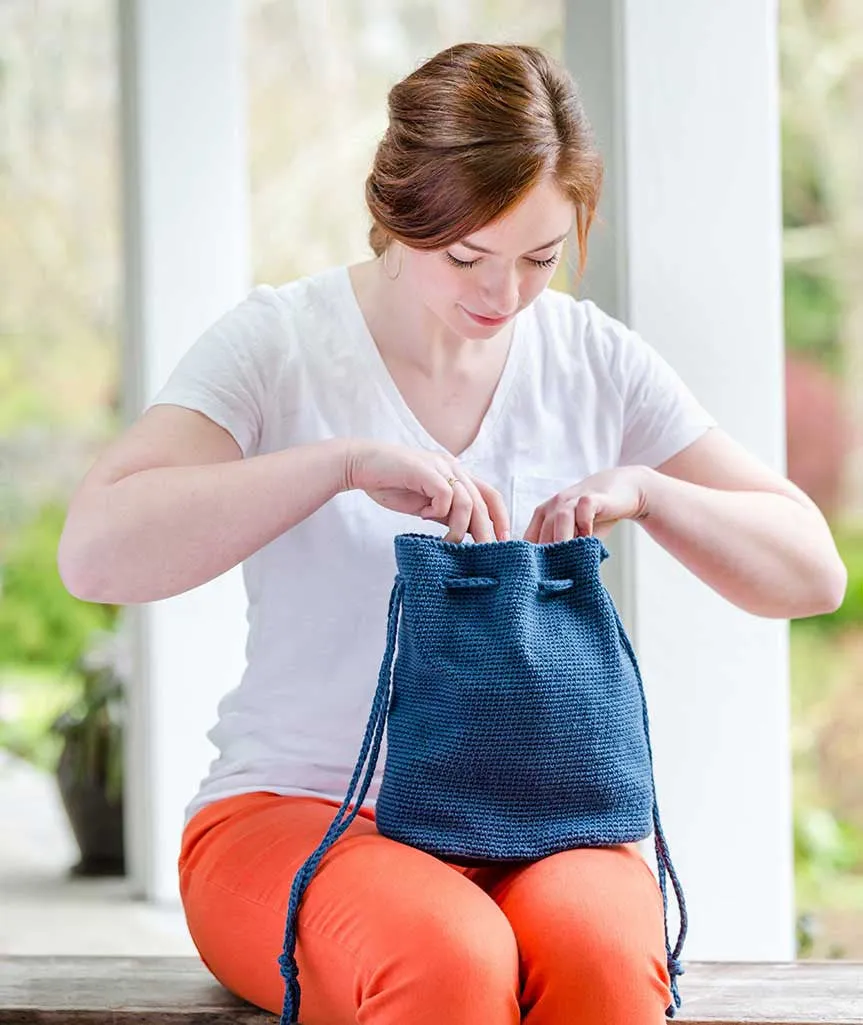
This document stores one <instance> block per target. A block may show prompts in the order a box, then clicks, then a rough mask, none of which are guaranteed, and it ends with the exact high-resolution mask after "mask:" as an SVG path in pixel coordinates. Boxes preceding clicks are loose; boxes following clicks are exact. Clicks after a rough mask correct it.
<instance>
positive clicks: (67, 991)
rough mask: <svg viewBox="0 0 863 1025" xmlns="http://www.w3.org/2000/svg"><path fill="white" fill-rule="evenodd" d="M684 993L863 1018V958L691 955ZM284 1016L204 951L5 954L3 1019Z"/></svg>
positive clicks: (178, 1021)
mask: <svg viewBox="0 0 863 1025" xmlns="http://www.w3.org/2000/svg"><path fill="white" fill-rule="evenodd" d="M681 993H682V996H683V1001H684V1004H683V1009H682V1010H681V1012H680V1013H679V1014H678V1016H677V1018H676V1019H675V1021H677V1022H680V1023H681V1025H749V1023H752V1025H755V1023H758V1025H861V1023H863V963H855V962H850V961H820V962H814V961H802V962H789V963H786V964H690V965H688V966H687V968H686V974H685V975H684V976H683V978H682V979H681ZM277 1020H278V1019H277V1018H276V1017H275V1016H274V1015H271V1014H267V1013H266V1012H265V1011H260V1010H258V1009H257V1008H254V1007H251V1006H250V1005H249V1004H246V1003H243V1002H242V1001H241V1000H237V999H236V998H235V997H233V996H231V994H230V993H228V992H226V991H225V990H224V989H222V987H221V986H219V985H218V983H216V982H214V980H213V979H212V978H211V976H210V975H209V974H208V973H207V971H206V969H205V968H204V967H203V965H201V963H200V962H199V961H198V960H197V959H196V958H185V957H140V958H128V957H0V1025H132V1023H135V1025H271V1023H273V1022H276V1021H277ZM406 1025H408V1023H406ZM452 1025H458V1023H455V1022H454V1023H452ZM633 1025H638V1023H637V1022H633Z"/></svg>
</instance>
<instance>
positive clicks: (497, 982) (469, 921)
mask: <svg viewBox="0 0 863 1025" xmlns="http://www.w3.org/2000/svg"><path fill="white" fill-rule="evenodd" d="M395 962H396V963H394V964H393V966H392V967H393V969H394V973H395V974H397V975H398V976H399V977H400V978H401V980H402V981H403V982H404V981H405V980H407V979H411V980H413V983H414V985H415V986H416V987H417V988H419V989H421V990H422V991H423V993H424V994H425V996H426V999H428V1000H431V1001H433V1003H434V1004H435V1005H436V1006H437V1007H438V1009H439V1011H440V1014H441V1019H440V1020H444V1021H465V1022H467V1021H482V1022H509V1021H516V1022H517V1021H518V1020H519V1018H518V987H519V954H518V945H517V943H516V939H515V934H514V933H513V931H512V927H511V926H510V924H509V922H508V921H507V919H506V918H505V916H504V915H503V914H502V913H500V912H499V911H498V909H497V908H495V909H494V912H493V913H491V914H487V915H480V916H459V917H456V918H447V917H440V916H437V915H435V916H432V917H431V918H430V919H426V920H425V921H420V922H418V923H417V924H416V928H415V931H414V932H413V935H412V939H411V942H410V945H409V947H407V948H405V947H403V948H402V951H401V953H400V954H397V955H396V957H395ZM444 1011H446V1013H444Z"/></svg>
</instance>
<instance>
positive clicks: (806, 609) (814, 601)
mask: <svg viewBox="0 0 863 1025" xmlns="http://www.w3.org/2000/svg"><path fill="white" fill-rule="evenodd" d="M847 589H848V570H847V569H846V568H845V564H844V563H843V562H842V561H841V559H839V557H838V556H837V557H836V559H835V561H834V562H833V563H832V564H831V565H830V566H829V567H827V568H825V569H823V570H822V571H821V572H820V573H819V574H818V576H817V580H816V581H812V582H810V584H809V586H808V587H807V588H806V592H805V599H804V601H802V602H801V603H800V605H799V607H798V608H797V609H795V610H794V611H793V612H792V613H791V617H790V618H792V619H806V618H808V617H810V616H829V615H830V614H831V613H833V612H836V610H837V609H839V607H840V606H841V605H842V602H843V601H845V593H846V591H847Z"/></svg>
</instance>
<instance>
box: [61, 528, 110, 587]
mask: <svg viewBox="0 0 863 1025" xmlns="http://www.w3.org/2000/svg"><path fill="white" fill-rule="evenodd" d="M96 564H97V560H96V559H95V558H94V554H93V552H92V546H91V545H88V544H87V543H86V542H85V540H84V539H82V538H81V537H80V536H76V535H75V533H74V532H73V531H72V530H70V528H69V521H68V519H67V521H66V524H65V526H64V527H63V533H62V534H61V535H60V543H59V545H58V546H57V572H58V573H59V574H60V580H61V581H62V582H63V586H64V587H65V588H66V590H67V591H68V592H69V594H71V595H72V597H73V598H77V599H78V600H79V601H86V602H93V603H97V604H106V599H105V598H103V597H101V596H100V594H99V584H98V580H97V577H96V574H95V573H94V572H93V567H94V565H96Z"/></svg>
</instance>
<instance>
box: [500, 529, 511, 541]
mask: <svg viewBox="0 0 863 1025" xmlns="http://www.w3.org/2000/svg"><path fill="white" fill-rule="evenodd" d="M511 538H512V534H510V532H509V531H508V530H505V531H504V532H503V534H502V535H501V541H509V540H511Z"/></svg>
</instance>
